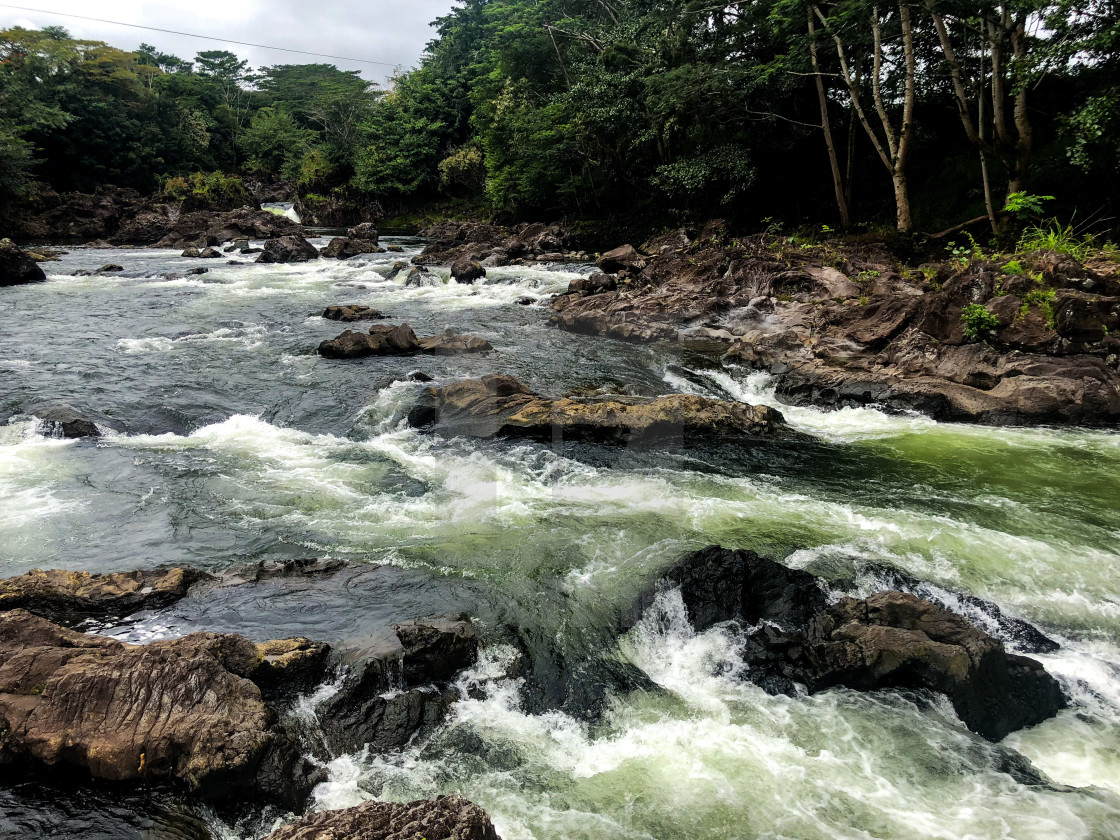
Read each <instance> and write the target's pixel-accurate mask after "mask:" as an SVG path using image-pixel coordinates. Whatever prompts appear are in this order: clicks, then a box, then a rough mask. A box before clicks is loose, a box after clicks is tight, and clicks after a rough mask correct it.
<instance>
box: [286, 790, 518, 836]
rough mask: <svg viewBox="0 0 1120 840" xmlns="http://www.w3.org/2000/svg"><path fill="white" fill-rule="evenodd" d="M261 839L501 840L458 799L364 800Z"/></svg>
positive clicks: (482, 815)
mask: <svg viewBox="0 0 1120 840" xmlns="http://www.w3.org/2000/svg"><path fill="white" fill-rule="evenodd" d="M265 840H500V838H499V837H498V834H497V832H496V831H494V826H493V824H492V823H491V822H490V818H489V817H488V816H487V815H486V812H485V811H483V810H482V809H481V808H479V807H478V806H477V805H475V804H474V803H473V802H470V801H468V800H466V799H463V798H462V797H461V796H439V797H437V798H435V799H421V800H418V801H416V802H363V803H362V804H361V805H357V806H355V807H353V808H344V809H342V810H340V811H321V812H319V813H317V814H310V815H308V816H306V817H303V818H302V819H300V820H296V822H294V823H292V824H291V825H288V826H285V827H284V828H281V829H278V830H276V831H274V832H272V834H270V835H268V837H266V838H265Z"/></svg>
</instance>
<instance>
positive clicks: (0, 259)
mask: <svg viewBox="0 0 1120 840" xmlns="http://www.w3.org/2000/svg"><path fill="white" fill-rule="evenodd" d="M46 279H47V275H46V274H44V273H43V269H41V268H40V267H39V264H38V263H37V262H35V260H33V259H31V257H29V256H28V255H27V253H26V252H25V251H24V250H23V249H22V248H20V247H19V246H18V245H16V244H15V243H14V242H12V240H10V239H0V286H18V285H21V284H23V283H40V282H42V281H43V280H46Z"/></svg>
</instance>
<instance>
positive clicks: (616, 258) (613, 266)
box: [595, 245, 646, 274]
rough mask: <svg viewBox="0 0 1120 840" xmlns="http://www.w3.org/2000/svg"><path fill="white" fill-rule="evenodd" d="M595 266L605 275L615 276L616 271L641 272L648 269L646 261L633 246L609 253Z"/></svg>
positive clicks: (597, 261)
mask: <svg viewBox="0 0 1120 840" xmlns="http://www.w3.org/2000/svg"><path fill="white" fill-rule="evenodd" d="M595 264H596V265H597V266H599V269H600V270H601V271H602V272H603V273H605V274H614V273H615V272H616V271H623V270H626V271H641V270H642V269H643V268H645V267H646V260H645V257H643V256H642V255H641V254H639V253H638V252H637V250H636V249H635V248H634V246H633V245H622V246H621V247H618V248H615V249H614V250H613V251H607V252H606V253H605V254H603V255H602V256H601V257H599V259H598V260H596V262H595Z"/></svg>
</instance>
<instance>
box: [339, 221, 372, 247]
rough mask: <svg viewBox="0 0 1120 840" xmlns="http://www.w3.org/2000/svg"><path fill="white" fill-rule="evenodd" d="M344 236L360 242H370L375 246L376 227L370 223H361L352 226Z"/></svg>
mask: <svg viewBox="0 0 1120 840" xmlns="http://www.w3.org/2000/svg"><path fill="white" fill-rule="evenodd" d="M346 235H347V236H348V237H350V238H351V239H358V240H361V241H362V242H372V243H373V244H374V245H376V244H377V226H376V225H374V224H373V223H372V222H362V223H361V224H360V225H354V227H352V228H350V229H349V230H348V231H346Z"/></svg>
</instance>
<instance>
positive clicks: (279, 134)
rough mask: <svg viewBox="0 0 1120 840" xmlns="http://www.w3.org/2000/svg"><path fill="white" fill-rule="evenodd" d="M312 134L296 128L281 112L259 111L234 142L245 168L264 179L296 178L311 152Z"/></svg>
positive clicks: (289, 118) (293, 122) (279, 109)
mask: <svg viewBox="0 0 1120 840" xmlns="http://www.w3.org/2000/svg"><path fill="white" fill-rule="evenodd" d="M315 139H316V133H315V132H314V131H312V130H311V129H308V128H300V126H299V124H298V123H297V122H296V120H295V118H294V117H292V115H291V114H289V113H288V112H287V111H285V110H283V109H282V108H276V107H268V108H261V110H259V111H257V113H256V115H255V116H254V117H253V121H252V122H251V123H250V124H249V127H248V128H247V129H246V130H245V131H244V132H242V134H241V136H240V137H239V138H238V144H239V146H240V148H241V151H242V153H243V154H244V155H245V156H246V160H245V167H246V168H247V169H248V170H249V171H250V172H254V173H258V174H264V175H272V176H276V175H279V176H280V177H282V178H284V179H286V180H288V181H295V180H297V179H298V178H299V175H300V169H301V167H302V165H303V159H304V158H305V157H306V156H307V155H308V154H309V153H310V152H311V149H312V147H313V145H314V142H315Z"/></svg>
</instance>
